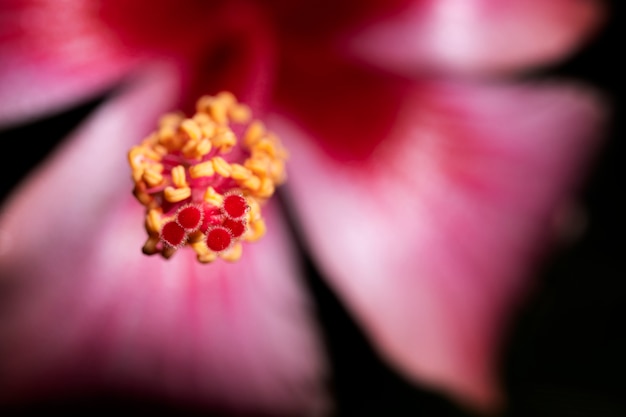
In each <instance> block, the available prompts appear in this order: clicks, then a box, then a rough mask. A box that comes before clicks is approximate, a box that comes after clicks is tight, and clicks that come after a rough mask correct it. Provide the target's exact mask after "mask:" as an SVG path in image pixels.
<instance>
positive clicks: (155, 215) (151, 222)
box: [146, 209, 161, 235]
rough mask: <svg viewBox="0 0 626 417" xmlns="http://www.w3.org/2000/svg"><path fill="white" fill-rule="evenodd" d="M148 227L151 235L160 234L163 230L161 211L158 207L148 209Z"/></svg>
mask: <svg viewBox="0 0 626 417" xmlns="http://www.w3.org/2000/svg"><path fill="white" fill-rule="evenodd" d="M146 229H147V231H148V233H149V234H151V235H158V234H159V232H160V231H161V212H160V211H159V210H157V209H150V210H148V214H147V215H146Z"/></svg>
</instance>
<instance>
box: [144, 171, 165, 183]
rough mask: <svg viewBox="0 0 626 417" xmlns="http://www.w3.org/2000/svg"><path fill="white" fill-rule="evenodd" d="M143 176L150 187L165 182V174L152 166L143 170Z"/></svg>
mask: <svg viewBox="0 0 626 417" xmlns="http://www.w3.org/2000/svg"><path fill="white" fill-rule="evenodd" d="M141 178H142V179H143V180H144V181H145V182H146V184H148V185H149V186H150V187H156V186H157V185H159V184H161V183H162V182H163V175H161V174H160V173H159V172H157V171H155V170H153V169H152V168H148V169H146V170H145V171H144V172H143V175H142V177H141Z"/></svg>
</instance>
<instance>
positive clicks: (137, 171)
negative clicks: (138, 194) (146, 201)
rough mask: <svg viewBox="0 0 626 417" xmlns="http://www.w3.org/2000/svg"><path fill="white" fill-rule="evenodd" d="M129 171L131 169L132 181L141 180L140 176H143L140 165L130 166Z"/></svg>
mask: <svg viewBox="0 0 626 417" xmlns="http://www.w3.org/2000/svg"><path fill="white" fill-rule="evenodd" d="M131 171H132V177H133V181H135V183H138V182H139V181H141V178H142V177H143V171H144V169H143V168H141V167H137V168H133V167H131Z"/></svg>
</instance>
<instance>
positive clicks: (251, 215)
mask: <svg viewBox="0 0 626 417" xmlns="http://www.w3.org/2000/svg"><path fill="white" fill-rule="evenodd" d="M248 205H249V206H250V210H249V211H248V219H249V220H250V221H251V222H253V221H256V220H258V219H260V218H261V206H260V205H259V202H258V201H257V200H256V198H248Z"/></svg>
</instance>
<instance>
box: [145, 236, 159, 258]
mask: <svg viewBox="0 0 626 417" xmlns="http://www.w3.org/2000/svg"><path fill="white" fill-rule="evenodd" d="M158 243H159V238H158V237H156V236H150V237H148V240H146V243H144V245H143V248H141V251H142V252H143V253H144V254H146V255H154V254H155V253H157V252H159V250H158V249H157V244H158Z"/></svg>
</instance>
